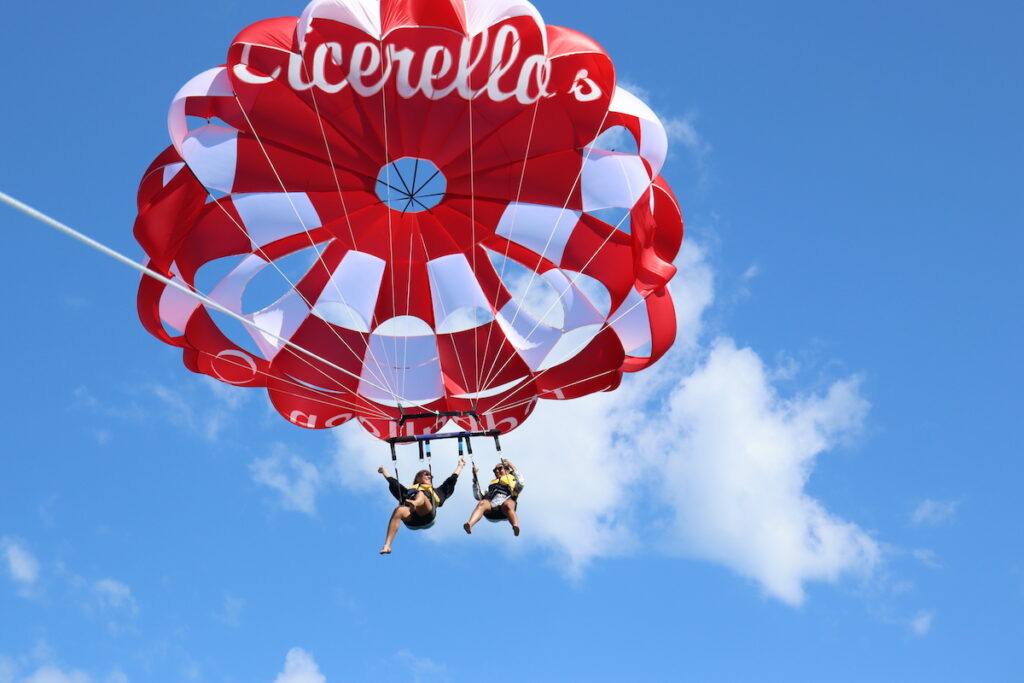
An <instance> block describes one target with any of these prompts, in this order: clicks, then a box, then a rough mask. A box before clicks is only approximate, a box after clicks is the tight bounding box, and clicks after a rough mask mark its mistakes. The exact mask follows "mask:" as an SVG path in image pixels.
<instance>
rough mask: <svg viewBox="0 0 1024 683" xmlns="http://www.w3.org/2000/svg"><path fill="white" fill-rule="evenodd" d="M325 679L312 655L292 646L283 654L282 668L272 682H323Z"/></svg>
mask: <svg viewBox="0 0 1024 683" xmlns="http://www.w3.org/2000/svg"><path fill="white" fill-rule="evenodd" d="M326 680H327V678H325V677H324V675H323V674H322V673H320V667H318V666H317V664H316V661H314V660H313V655H311V654H309V653H308V652H306V651H305V650H303V649H302V648H300V647H293V648H292V649H291V650H288V654H287V655H285V660H284V670H283V671H281V673H279V674H278V675H277V678H275V679H274V683H324V681H326Z"/></svg>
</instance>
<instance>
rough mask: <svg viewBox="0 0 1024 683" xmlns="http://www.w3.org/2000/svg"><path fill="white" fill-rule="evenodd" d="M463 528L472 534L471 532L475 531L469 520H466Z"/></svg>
mask: <svg viewBox="0 0 1024 683" xmlns="http://www.w3.org/2000/svg"><path fill="white" fill-rule="evenodd" d="M462 528H463V529H465V530H466V533H467V534H471V533H473V527H471V526H470V525H469V522H466V523H465V524H463V525H462Z"/></svg>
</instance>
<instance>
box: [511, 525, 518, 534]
mask: <svg viewBox="0 0 1024 683" xmlns="http://www.w3.org/2000/svg"><path fill="white" fill-rule="evenodd" d="M512 535H513V536H518V535H519V527H517V526H513V527H512Z"/></svg>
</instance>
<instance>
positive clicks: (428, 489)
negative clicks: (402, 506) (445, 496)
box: [409, 484, 441, 507]
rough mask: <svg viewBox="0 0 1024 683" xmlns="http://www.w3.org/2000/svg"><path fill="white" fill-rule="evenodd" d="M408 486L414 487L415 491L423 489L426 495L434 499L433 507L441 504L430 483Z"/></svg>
mask: <svg viewBox="0 0 1024 683" xmlns="http://www.w3.org/2000/svg"><path fill="white" fill-rule="evenodd" d="M409 488H410V489H416V490H417V491H423V492H424V493H426V494H427V495H428V496H430V497H432V498H433V499H434V507H437V506H439V505H440V504H441V497H440V496H438V495H437V491H435V490H434V487H433V486H431V485H430V484H413V485H412V486H410V487H409Z"/></svg>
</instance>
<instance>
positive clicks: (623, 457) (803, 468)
mask: <svg viewBox="0 0 1024 683" xmlns="http://www.w3.org/2000/svg"><path fill="white" fill-rule="evenodd" d="M677 265H678V266H679V276H678V277H677V279H676V280H675V281H674V282H673V285H672V291H673V298H674V299H675V301H676V305H677V321H678V327H679V337H678V339H677V342H676V345H675V347H674V350H673V351H672V352H671V353H670V354H669V355H667V356H666V357H665V358H664V359H663V360H662V361H660V362H659V363H658V364H657V365H656V366H654V367H653V368H651V369H649V370H647V371H644V372H641V373H638V374H636V375H632V376H627V377H626V378H624V382H623V385H622V386H621V387H620V388H619V389H618V390H617V391H615V392H613V393H599V394H594V395H591V396H587V397H584V398H582V399H577V400H574V401H564V402H563V401H542V402H541V403H540V406H539V407H538V409H537V410H536V411H535V412H534V414H533V415H532V416H531V417H530V421H529V423H528V424H527V425H526V426H524V427H522V428H520V429H519V430H517V431H515V432H512V433H510V434H509V435H507V436H506V437H504V438H503V439H502V443H503V445H504V446H505V452H504V454H505V455H506V456H507V457H508V458H509V459H511V460H513V461H514V462H515V463H516V465H517V466H519V467H520V468H521V469H522V471H523V473H524V475H525V476H526V478H527V486H526V489H525V491H524V493H523V497H522V499H521V501H520V517H521V526H522V529H523V532H522V536H521V537H520V538H518V539H513V538H512V535H511V533H510V532H509V530H508V527H507V525H504V524H503V525H495V526H491V525H488V524H483V525H481V526H478V527H477V528H476V529H475V530H474V533H473V535H472V536H471V537H466V536H465V534H464V533H463V532H462V531H461V523H462V521H464V519H465V517H468V514H469V510H470V509H471V508H472V499H471V496H470V485H469V481H467V480H468V479H469V477H468V476H466V477H464V478H463V481H462V482H461V483H460V486H459V488H457V489H456V494H455V496H454V497H453V498H452V500H451V501H450V502H449V503H448V504H447V505H446V506H445V509H444V510H443V511H442V513H441V515H439V518H438V523H437V526H435V527H434V528H433V529H432V530H431V531H430V533H429V535H428V536H427V538H430V539H431V540H434V541H439V542H444V541H450V540H453V539H460V540H461V542H471V543H494V542H497V543H500V544H502V545H503V547H505V548H506V549H509V550H512V549H521V548H522V546H523V544H528V545H529V544H533V545H537V546H541V547H545V548H548V549H550V550H552V551H554V553H555V556H556V557H558V558H561V559H560V565H561V566H562V567H563V569H565V571H566V572H567V573H568V574H569V575H570V576H579V575H580V574H581V572H582V571H583V570H584V568H585V567H586V566H587V564H588V563H590V562H591V561H593V560H595V559H598V558H602V557H610V556H615V555H621V554H627V553H633V552H638V551H640V552H650V551H649V550H646V548H655V549H657V550H658V551H660V552H664V553H667V554H672V555H680V556H688V557H693V558H699V559H703V560H708V561H711V562H715V563H718V564H720V565H723V566H725V567H728V568H729V569H731V570H732V571H735V572H737V573H738V574H740V575H742V576H745V577H749V578H751V579H752V580H754V581H755V582H756V583H757V584H759V585H760V586H761V587H762V589H763V590H765V591H766V592H767V593H768V594H769V595H772V596H773V597H776V598H778V599H780V600H782V601H784V602H786V603H788V604H791V605H798V604H800V603H801V602H802V601H803V600H804V597H805V593H804V591H805V584H806V583H807V582H809V581H829V582H834V581H836V580H837V579H838V578H839V577H841V576H843V575H845V574H850V573H867V572H870V571H871V570H872V569H873V568H874V567H875V565H876V564H877V563H878V561H879V558H880V556H881V550H880V548H879V545H878V543H877V542H876V541H875V540H874V539H872V538H871V536H870V535H868V534H867V533H866V532H865V531H863V530H862V529H861V528H859V527H858V526H857V525H856V524H853V523H851V522H848V521H845V520H843V519H840V518H838V517H837V516H835V515H834V514H832V513H830V512H829V511H828V510H827V509H826V507H825V505H824V504H823V503H822V502H821V501H820V500H817V499H815V498H813V497H812V496H810V495H809V494H808V493H807V491H806V485H807V482H808V480H809V478H810V476H811V473H812V471H813V469H814V465H815V462H816V459H817V457H818V456H819V455H821V454H822V453H825V452H827V451H828V450H829V449H831V448H833V447H835V446H837V445H839V444H841V443H842V442H843V440H844V439H845V438H848V437H849V436H850V435H852V434H855V433H856V431H857V430H858V428H859V426H860V425H861V422H862V420H863V418H864V416H865V414H866V412H867V410H868V403H867V402H866V401H865V400H864V399H863V398H862V396H861V395H860V392H859V382H858V380H857V378H856V377H850V378H846V379H840V380H838V381H836V382H834V383H833V384H832V385H831V386H830V387H829V388H828V389H827V390H826V391H825V392H824V393H821V394H816V395H809V396H796V397H791V398H787V397H783V396H781V395H779V393H778V391H777V390H776V389H775V386H774V381H775V380H776V377H775V375H774V374H773V372H772V370H771V369H769V368H766V367H765V365H764V363H763V361H762V360H761V358H760V357H759V356H758V355H757V354H756V353H755V352H754V351H753V350H751V349H749V348H739V347H738V346H737V345H736V343H735V342H734V341H732V340H731V339H729V338H727V337H722V338H719V339H717V340H716V341H714V342H713V343H711V344H710V345H708V346H706V347H704V346H702V345H701V343H700V337H701V334H702V331H703V330H702V328H703V314H704V312H705V310H706V308H707V307H708V306H710V304H711V302H712V300H713V298H714V288H713V274H712V272H711V269H710V267H709V266H708V264H707V263H706V261H705V255H704V251H703V249H702V248H701V247H700V245H698V244H695V243H694V242H693V241H692V240H689V241H687V242H686V243H685V244H684V249H683V251H682V252H681V254H680V256H679V258H678V259H677ZM789 371H790V374H791V373H792V371H793V368H789ZM353 427H354V425H353ZM335 435H336V437H337V439H338V446H339V448H338V452H337V454H336V457H335V465H334V468H333V469H334V473H335V476H336V478H337V480H338V481H339V482H340V483H341V484H342V485H343V486H345V487H348V488H358V489H363V490H367V489H370V490H374V491H380V494H379V495H380V500H381V505H382V508H383V507H385V506H387V507H390V505H393V501H392V500H391V499H390V497H388V496H386V494H385V493H384V487H383V484H382V483H381V482H380V481H379V479H380V478H379V476H377V475H376V474H375V473H374V469H375V468H376V466H377V464H379V463H381V462H386V461H387V460H388V459H389V455H388V453H387V446H386V445H385V444H383V443H380V442H374V441H373V440H371V439H370V438H368V437H367V436H366V435H365V434H363V433H361V432H360V430H359V429H358V428H346V429H342V430H338V431H336V432H335ZM434 450H435V458H434V459H435V471H436V470H438V467H439V465H438V463H439V462H448V463H450V462H454V456H453V455H450V454H447V450H445V448H444V446H441V445H440V444H439V445H438V446H436V447H435V449H434ZM450 450H452V451H453V450H454V446H452V448H451V449H450ZM476 450H477V462H478V464H479V465H480V466H481V469H483V471H484V472H485V473H486V472H488V471H489V469H490V464H491V462H490V461H491V460H493V459H494V458H495V457H496V456H495V454H494V453H493V450H492V448H491V447H490V446H489V445H486V444H485V443H482V444H480V445H479V446H478V447H477V449H476ZM401 453H402V454H401V455H400V456H399V457H400V461H401V463H402V464H401V467H402V472H403V473H405V474H404V478H406V479H407V478H408V475H409V473H411V472H412V471H414V470H415V469H418V463H417V462H416V460H415V454H414V452H413V451H412V450H403V451H401ZM467 475H468V473H467ZM478 530H479V531H478ZM400 544H401V539H399V546H398V547H399V549H398V552H401V550H400Z"/></svg>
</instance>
